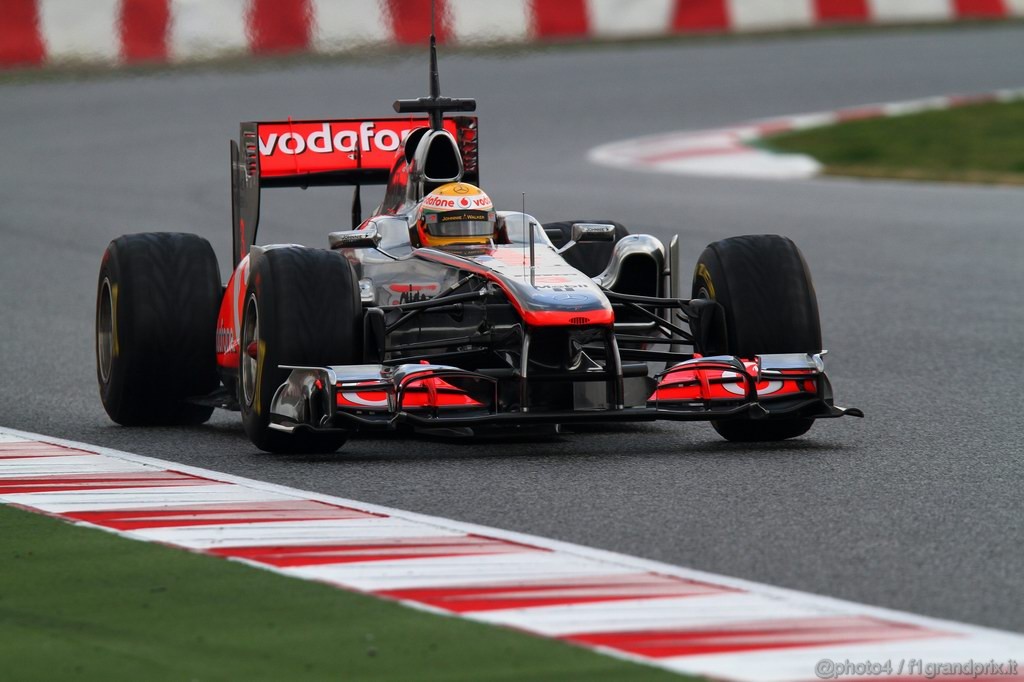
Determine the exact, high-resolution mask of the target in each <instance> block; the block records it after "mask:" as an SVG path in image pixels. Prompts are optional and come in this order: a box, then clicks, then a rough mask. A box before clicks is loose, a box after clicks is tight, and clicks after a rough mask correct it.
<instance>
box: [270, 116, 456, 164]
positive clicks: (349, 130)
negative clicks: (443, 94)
mask: <svg viewBox="0 0 1024 682" xmlns="http://www.w3.org/2000/svg"><path fill="white" fill-rule="evenodd" d="M426 125H427V121H426V120H425V119H377V120H340V121H316V122H301V123H296V122H288V123H261V124H260V125H259V127H258V130H257V135H256V137H257V146H258V148H259V158H260V173H261V174H262V175H264V176H268V177H274V176H282V175H299V174H303V173H323V172H329V171H340V170H357V169H377V170H389V169H390V168H391V164H392V161H393V160H394V156H395V152H396V151H398V149H399V148H400V147H401V146H402V142H404V141H405V139H406V138H407V137H409V135H410V134H411V133H412V132H413V131H414V130H416V129H417V128H423V127H425V126H426ZM445 129H446V130H448V132H450V133H452V134H453V135H455V134H457V126H456V123H455V121H451V120H446V121H445Z"/></svg>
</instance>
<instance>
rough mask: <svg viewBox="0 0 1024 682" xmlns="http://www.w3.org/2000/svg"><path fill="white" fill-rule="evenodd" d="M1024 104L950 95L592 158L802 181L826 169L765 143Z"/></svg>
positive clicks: (765, 123) (1012, 96) (1008, 96)
mask: <svg viewBox="0 0 1024 682" xmlns="http://www.w3.org/2000/svg"><path fill="white" fill-rule="evenodd" d="M1020 99H1024V88H1016V89H1007V90H999V91H997V92H993V93H988V94H984V95H971V96H961V95H949V96H944V97H928V98H925V99H916V100H908V101H903V102H888V103H885V104H869V105H865V106H859V107H852V108H848V109H839V110H837V111H818V112H813V113H808V114H795V115H792V116H783V117H780V118H769V119H762V120H758V121H752V122H749V123H743V124H739V125H734V126H729V127H725V128H714V129H711V130H681V131H675V132H669V133H660V134H657V135H648V136H645V137H635V138H631V139H628V140H621V141H619V142H611V143H608V144H604V145H601V146H600V147H595V148H594V149H592V150H590V152H589V153H588V154H587V158H588V159H589V160H590V161H591V162H593V163H597V164H601V165H604V166H612V167H615V168H625V169H628V170H638V171H648V172H655V173H669V174H673V175H701V176H709V177H741V178H758V179H765V180H798V179H806V178H812V177H814V176H816V175H818V174H819V173H821V171H822V169H823V166H822V165H821V164H820V163H818V162H817V161H816V160H815V159H812V158H811V157H809V156H805V155H803V154H782V153H778V152H771V151H767V150H764V149H759V148H757V147H756V146H755V144H756V143H757V142H758V141H759V140H762V139H764V138H767V137H771V136H772V135H778V134H780V133H788V132H793V131H797V130H808V129H810V128H821V127H823V126H829V125H834V124H836V123H841V122H843V121H849V120H855V119H866V118H881V117H889V116H904V115H906V114H915V113H919V112H922V111H930V110H938V109H950V108H954V107H959V106H964V105H968V104H979V103H983V102H1011V101H1015V100H1020Z"/></svg>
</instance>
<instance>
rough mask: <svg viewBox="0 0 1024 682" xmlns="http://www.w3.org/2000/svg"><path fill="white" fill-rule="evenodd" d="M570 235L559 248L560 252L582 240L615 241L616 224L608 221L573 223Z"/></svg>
mask: <svg viewBox="0 0 1024 682" xmlns="http://www.w3.org/2000/svg"><path fill="white" fill-rule="evenodd" d="M569 235H570V239H569V241H568V242H566V243H565V246H563V247H562V248H560V249H559V250H558V253H565V252H566V251H568V250H569V249H571V248H572V247H574V246H576V245H577V244H580V243H582V242H613V241H615V226H614V225H608V224H606V223H573V224H572V231H571V232H570V233H569Z"/></svg>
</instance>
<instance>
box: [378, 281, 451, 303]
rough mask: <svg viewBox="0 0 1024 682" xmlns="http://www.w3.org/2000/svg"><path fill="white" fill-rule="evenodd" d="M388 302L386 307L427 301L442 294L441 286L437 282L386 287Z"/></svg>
mask: <svg viewBox="0 0 1024 682" xmlns="http://www.w3.org/2000/svg"><path fill="white" fill-rule="evenodd" d="M383 288H384V291H385V293H386V295H385V297H384V298H385V299H386V302H385V303H384V305H402V304H403V303H415V302H416V301H426V300H428V299H431V298H433V297H434V296H437V295H438V294H439V293H441V285H440V284H438V283H436V282H409V283H402V284H386V285H384V287H383Z"/></svg>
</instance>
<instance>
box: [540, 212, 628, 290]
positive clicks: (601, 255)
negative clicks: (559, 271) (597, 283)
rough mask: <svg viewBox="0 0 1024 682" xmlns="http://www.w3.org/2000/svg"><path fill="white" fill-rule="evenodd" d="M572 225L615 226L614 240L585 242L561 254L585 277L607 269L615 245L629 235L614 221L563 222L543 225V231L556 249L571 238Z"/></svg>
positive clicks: (594, 275) (622, 226) (593, 275)
mask: <svg viewBox="0 0 1024 682" xmlns="http://www.w3.org/2000/svg"><path fill="white" fill-rule="evenodd" d="M573 223H604V224H606V225H614V226H615V240H614V241H610V242H587V243H584V244H577V245H576V246H574V247H572V248H571V249H569V250H568V251H566V252H565V253H563V254H562V258H564V259H565V262H566V263H568V264H569V265H571V266H573V267H574V268H576V269H577V270H579V271H580V272H582V273H583V274H585V275H586V276H587V277H597V276H598V275H600V274H601V273H602V272H604V269H605V268H606V267H608V262H609V261H610V260H611V259H612V251H614V250H615V244H616V242H618V241H619V240H621V239H622V238H623V237H625V236H628V235H629V230H627V229H626V228H625V226H624V225H622V224H621V223H617V222H615V221H614V220H564V221H561V222H557V223H545V224H544V231H545V232H547V233H548V237H549V238H550V239H551V243H553V244H554V245H555V247H556V248H562V247H563V246H565V245H566V244H567V243H568V242H569V239H570V238H571V237H572V224H573Z"/></svg>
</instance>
